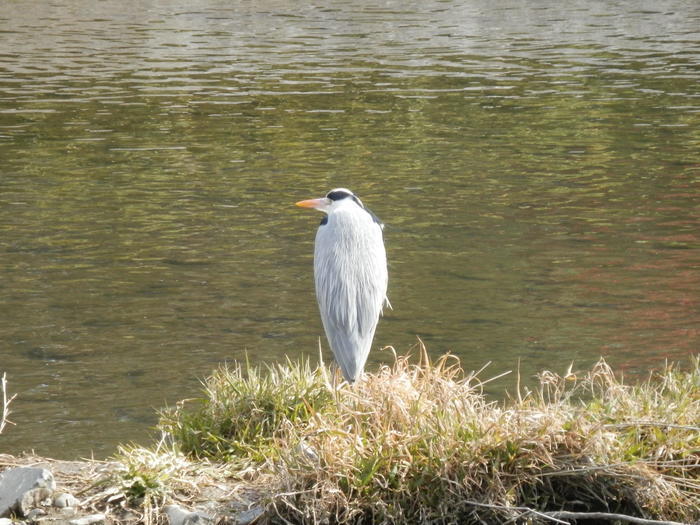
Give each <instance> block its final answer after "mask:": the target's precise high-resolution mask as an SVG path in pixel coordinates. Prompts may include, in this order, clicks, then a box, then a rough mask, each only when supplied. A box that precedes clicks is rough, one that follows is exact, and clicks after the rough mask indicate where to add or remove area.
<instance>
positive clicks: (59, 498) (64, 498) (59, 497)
mask: <svg viewBox="0 0 700 525" xmlns="http://www.w3.org/2000/svg"><path fill="white" fill-rule="evenodd" d="M78 505H80V502H79V501H78V499H77V498H76V497H75V496H73V495H72V494H68V493H67V492H59V493H58V494H54V497H53V506H54V507H58V508H59V509H62V508H65V507H77V506H78Z"/></svg>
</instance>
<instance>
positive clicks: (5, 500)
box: [0, 467, 56, 518]
mask: <svg viewBox="0 0 700 525" xmlns="http://www.w3.org/2000/svg"><path fill="white" fill-rule="evenodd" d="M37 488H40V489H45V490H47V491H48V493H49V494H50V493H51V492H52V491H53V490H54V489H55V488H56V482H55V481H54V479H53V474H51V472H49V471H48V470H46V469H43V468H33V467H17V468H12V469H8V470H6V471H5V472H3V473H2V474H0V518H2V517H7V516H9V515H10V514H11V513H12V512H13V511H19V508H18V507H19V504H20V502H21V500H22V497H23V496H24V494H25V493H26V492H27V491H30V490H32V489H37ZM35 496H36V495H33V496H32V497H35ZM30 510H31V509H30Z"/></svg>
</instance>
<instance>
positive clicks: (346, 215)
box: [296, 188, 389, 383]
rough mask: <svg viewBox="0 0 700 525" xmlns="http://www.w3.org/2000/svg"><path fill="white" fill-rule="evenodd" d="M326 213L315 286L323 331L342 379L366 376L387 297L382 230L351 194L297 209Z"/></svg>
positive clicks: (338, 193) (335, 193)
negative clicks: (365, 370) (375, 333)
mask: <svg viewBox="0 0 700 525" xmlns="http://www.w3.org/2000/svg"><path fill="white" fill-rule="evenodd" d="M296 205H297V206H301V207H302V208H315V209H317V210H320V211H322V212H324V213H326V216H325V217H324V218H323V220H321V225H320V226H319V228H318V231H317V232H316V242H315V247H314V280H315V283H316V299H317V300H318V308H319V310H320V312H321V320H322V321H323V329H324V330H325V332H326V337H327V338H328V342H329V343H330V346H331V350H332V351H333V355H334V356H335V360H336V361H337V362H338V364H339V365H340V369H341V371H342V372H343V376H344V377H345V379H346V380H347V381H349V382H351V383H352V382H353V381H355V380H356V379H357V378H358V377H359V376H360V375H361V374H362V371H363V370H364V367H365V363H366V362H367V356H368V355H369V351H370V348H371V346H372V339H373V338H374V331H375V329H376V328H377V323H378V322H379V315H380V314H381V312H382V306H383V305H384V303H386V305H387V306H389V301H388V299H387V297H386V289H387V283H388V272H387V267H386V251H385V250H384V241H383V238H382V229H383V224H382V223H381V222H380V221H379V219H378V218H377V217H376V216H375V215H374V214H373V213H372V212H371V211H369V210H368V209H367V208H365V207H364V205H363V204H362V201H361V200H360V199H359V198H358V197H357V196H356V195H355V194H354V193H353V192H351V191H350V190H348V189H345V188H336V189H334V190H331V191H329V192H328V194H327V195H326V196H325V197H322V198H320V199H309V200H304V201H300V202H297V203H296Z"/></svg>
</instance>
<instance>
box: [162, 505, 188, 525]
mask: <svg viewBox="0 0 700 525" xmlns="http://www.w3.org/2000/svg"><path fill="white" fill-rule="evenodd" d="M163 510H164V511H165V514H166V516H168V521H169V522H170V525H183V524H184V523H185V518H186V517H187V515H188V514H189V513H190V512H189V511H188V510H185V509H183V508H182V507H181V506H180V505H166V506H165V507H163Z"/></svg>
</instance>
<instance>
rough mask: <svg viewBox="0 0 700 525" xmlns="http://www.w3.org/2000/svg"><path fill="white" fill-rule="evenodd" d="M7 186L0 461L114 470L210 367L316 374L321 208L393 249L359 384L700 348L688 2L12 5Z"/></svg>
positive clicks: (0, 267) (0, 249)
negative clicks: (364, 212)
mask: <svg viewBox="0 0 700 525" xmlns="http://www.w3.org/2000/svg"><path fill="white" fill-rule="evenodd" d="M0 161H1V162H0V291H1V294H2V295H1V296H2V301H1V303H0V373H2V372H3V371H4V372H6V373H7V376H8V381H9V391H10V392H11V393H16V394H17V395H18V397H17V399H16V400H15V401H14V402H13V404H12V409H13V414H12V416H11V419H12V421H13V422H14V423H16V425H15V426H12V427H8V428H7V429H6V430H5V432H4V434H3V435H2V436H0V452H13V453H16V452H19V451H21V450H30V449H33V450H35V451H36V452H38V453H41V454H48V455H52V456H56V457H61V458H75V457H81V456H89V455H91V454H94V455H95V456H96V457H105V456H107V455H109V454H111V453H113V452H114V450H115V447H116V445H117V444H118V443H121V442H128V441H131V440H135V441H138V442H140V443H147V442H148V439H150V438H149V433H150V432H151V428H152V426H153V425H154V424H155V422H156V420H157V415H156V410H157V409H159V408H162V407H164V406H166V405H172V404H174V403H175V402H177V401H178V400H180V399H182V398H186V397H193V396H197V395H198V394H199V391H200V390H199V389H200V386H199V380H200V379H201V378H203V377H205V376H206V375H207V374H208V373H209V372H210V371H211V370H212V369H214V368H215V367H217V366H218V365H219V364H220V363H223V362H226V361H228V362H232V361H235V360H242V359H246V358H248V359H249V360H250V361H252V362H253V363H274V362H279V361H282V360H284V359H285V356H288V357H290V358H292V359H296V358H297V357H299V356H302V355H303V356H308V357H309V358H310V359H312V360H315V359H316V357H317V352H318V351H317V347H318V337H319V336H320V335H321V334H322V328H321V324H320V321H319V318H318V312H317V309H316V304H315V297H314V293H313V281H312V254H313V239H314V233H315V229H316V227H317V225H318V221H319V220H320V215H319V214H318V213H317V212H311V211H308V210H301V209H298V208H295V207H294V206H293V203H294V202H295V201H298V200H301V199H305V198H311V197H318V196H321V195H323V194H324V193H325V192H326V191H328V190H329V189H331V188H333V187H337V186H345V187H349V188H351V189H353V190H354V191H355V192H356V193H357V194H358V195H360V197H361V198H362V199H363V200H364V202H365V204H366V205H367V206H368V207H369V208H371V209H372V210H373V211H374V212H375V213H376V214H377V215H378V216H379V217H381V218H382V219H383V221H384V222H385V223H386V224H387V226H386V230H385V240H386V246H387V253H388V257H389V260H390V285H389V298H390V300H391V302H392V304H393V307H394V309H393V311H389V312H387V314H386V316H385V317H384V318H383V319H382V321H381V322H380V325H379V328H378V331H377V335H376V338H375V349H374V351H373V353H372V354H371V356H370V361H369V364H368V367H369V368H371V369H373V368H376V367H377V366H378V364H379V363H381V362H387V361H389V360H390V359H391V353H390V352H389V351H386V350H385V351H380V350H379V348H381V347H383V346H385V345H393V346H394V347H395V348H396V349H397V351H399V352H405V351H407V350H408V349H409V348H410V347H411V346H412V345H413V344H415V342H416V340H417V339H416V338H417V337H420V338H422V340H423V341H425V343H426V345H427V347H428V349H429V351H430V353H431V354H432V355H434V356H438V355H440V354H442V353H444V352H448V351H449V352H452V353H454V354H456V355H458V356H459V357H460V358H461V359H462V361H463V364H464V366H465V368H467V369H468V370H471V369H478V368H481V367H482V366H483V365H484V364H485V363H487V362H491V363H492V364H491V365H490V366H489V367H488V368H487V370H486V372H484V375H483V376H482V377H484V378H488V377H489V376H495V375H497V374H499V373H501V372H504V371H507V370H516V369H517V368H518V366H519V368H520V375H521V377H522V381H523V382H528V381H531V378H532V377H533V375H534V374H535V373H536V372H537V371H538V370H541V369H543V368H551V369H554V370H557V371H563V370H565V369H566V367H567V366H568V365H569V364H570V363H571V362H573V363H574V368H575V369H585V368H587V367H589V366H590V365H591V364H592V363H593V362H595V361H596V360H597V359H598V358H599V357H600V356H604V357H605V358H606V359H607V360H608V361H609V362H610V363H612V364H613V365H614V366H615V367H616V368H617V369H618V370H620V371H622V372H624V373H625V374H626V375H627V376H628V377H630V378H631V379H630V380H634V378H635V377H644V376H645V374H646V373H647V372H648V371H649V370H651V369H654V368H658V367H660V366H662V365H663V363H664V361H665V360H666V359H668V360H671V361H675V362H679V363H681V364H683V363H687V362H688V360H689V358H690V356H691V355H693V354H696V353H697V352H698V350H699V348H700V335H699V329H700V301H699V299H700V233H699V230H700V221H699V219H700V3H698V2H697V1H696V0H688V1H684V0H654V1H646V0H638V1H634V2H627V1H605V2H602V1H601V2H598V1H591V2H578V1H573V0H556V1H555V0H552V1H548V0H544V1H538V2H528V1H518V0H504V1H500V2H493V1H491V0H471V1H465V0H421V1H403V0H402V1H398V0H389V1H386V2H379V3H378V2H369V1H366V0H343V1H340V0H330V1H328V2H321V3H305V2H287V1H283V0H260V1H256V2H246V1H241V0H226V1H223V0H222V1H219V0H188V1H186V2H185V1H182V0H167V1H165V0H161V1H159V0H152V1H141V0H139V1H136V0H127V1H124V0H118V1H117V0H102V1H94V0H74V1H69V0H54V1H52V2H46V1H45V0H27V1H24V2H21V3H16V2H4V3H2V5H0ZM323 344H324V347H326V345H325V341H323ZM326 359H330V356H329V355H328V354H326ZM518 363H519V364H518ZM514 381H515V374H512V375H511V377H510V379H509V378H506V379H504V380H502V381H499V383H498V385H494V386H492V389H493V393H494V395H495V396H498V395H499V392H502V389H503V388H504V387H505V388H508V385H511V386H512V384H513V383H514Z"/></svg>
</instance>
